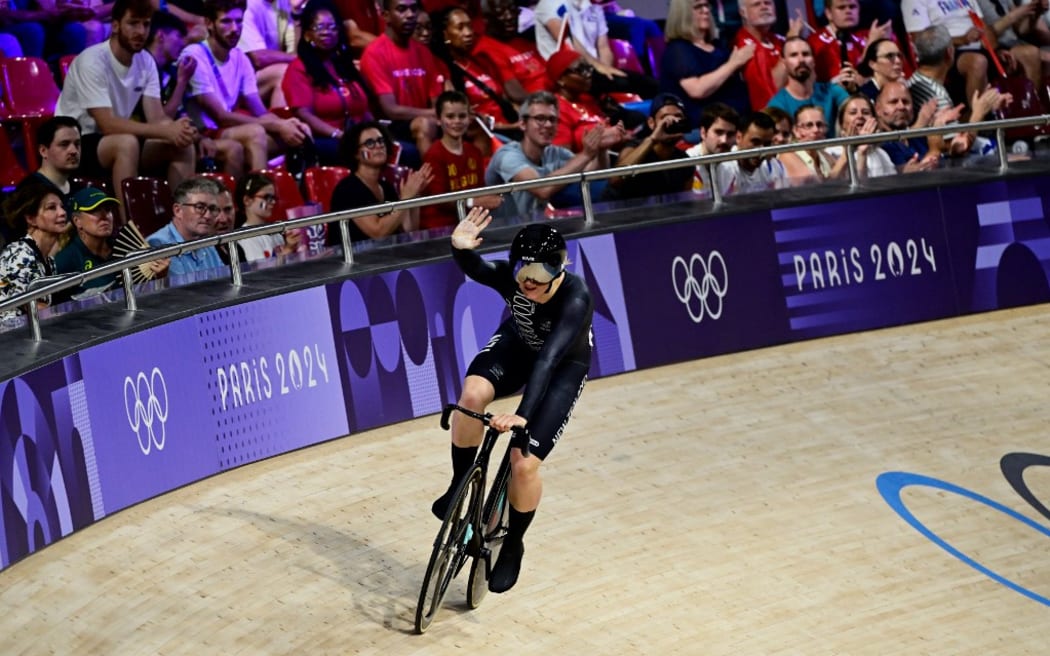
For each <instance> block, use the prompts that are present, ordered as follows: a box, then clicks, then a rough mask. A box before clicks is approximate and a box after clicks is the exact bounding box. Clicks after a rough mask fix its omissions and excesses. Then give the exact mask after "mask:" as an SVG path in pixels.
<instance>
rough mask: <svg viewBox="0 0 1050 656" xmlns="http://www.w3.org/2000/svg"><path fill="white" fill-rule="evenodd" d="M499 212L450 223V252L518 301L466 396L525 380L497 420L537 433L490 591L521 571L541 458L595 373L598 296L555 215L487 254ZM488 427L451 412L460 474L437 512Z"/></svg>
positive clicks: (513, 490) (518, 475)
mask: <svg viewBox="0 0 1050 656" xmlns="http://www.w3.org/2000/svg"><path fill="white" fill-rule="evenodd" d="M491 220H492V219H491V217H489V213H488V211H487V210H485V209H483V208H480V207H475V208H473V209H472V210H471V211H470V213H469V214H468V215H467V217H466V218H465V219H464V220H463V221H461V222H460V223H459V225H458V226H456V229H455V231H454V232H453V233H452V255H453V257H454V259H455V260H456V263H457V264H458V265H459V267H460V268H461V269H463V272H464V273H465V274H467V276H469V277H470V278H471V279H473V280H475V281H477V282H479V283H481V284H483V285H486V286H488V287H492V288H493V289H495V290H496V291H498V292H499V293H500V295H501V296H502V297H503V299H504V300H505V301H506V302H507V305H508V306H509V307H510V311H511V315H510V317H509V318H508V319H507V320H506V321H504V322H503V324H501V325H500V327H499V329H497V330H496V334H495V335H493V336H492V339H490V340H489V342H488V344H486V345H485V347H484V348H482V349H481V351H480V352H479V353H478V354H477V356H475V358H474V361H473V362H471V364H470V367H469V368H468V369H467V377H466V379H465V380H464V381H463V393H462V395H461V396H460V398H459V404H460V405H462V406H463V407H465V408H469V409H471V410H474V411H475V412H479V413H480V412H485V408H486V407H487V406H488V405H489V403H491V402H492V401H493V399H495V398H497V397H501V396H507V395H510V394H513V393H515V392H517V391H518V390H520V389H521V388H522V386H523V385H524V387H525V390H524V393H523V395H522V398H521V402H520V403H519V404H518V407H517V410H516V411H515V412H514V414H498V415H494V416H493V417H492V420H491V425H492V426H493V427H494V428H497V429H499V430H501V431H506V430H510V428H511V427H512V426H526V425H527V426H528V427H529V433H530V436H531V441H530V453H529V455H528V457H525V456H523V455H522V452H521V450H520V447H518V448H516V449H512V450H511V466H512V472H513V473H512V475H511V479H510V488H509V491H508V496H509V498H510V522H509V526H508V530H507V537H506V539H505V540H504V541H503V547H502V549H501V550H500V555H499V558H498V559H497V560H496V565H495V567H493V571H492V578H491V579H490V580H489V589H490V590H491V591H493V592H505V591H507V590H509V589H510V588H511V587H513V586H514V584H515V583H516V582H517V580H518V572H519V571H520V569H521V557H522V555H523V554H524V552H525V548H524V545H523V543H522V537H523V536H524V535H525V530H526V529H527V528H528V526H529V523H530V522H531V521H532V517H533V515H534V514H535V512H536V507H537V506H538V505H539V502H540V495H541V493H542V490H543V483H542V481H541V479H540V474H539V468H540V462H541V461H542V460H543V459H544V458H546V457H547V454H549V453H550V451H551V449H553V448H554V445H555V444H556V443H557V442H558V438H560V437H561V434H562V431H563V430H564V428H565V424H566V423H568V421H569V415H570V413H571V412H572V408H573V406H574V405H575V404H576V400H577V399H578V398H579V396H580V392H582V391H583V386H584V383H586V381H587V372H588V370H589V369H590V365H591V342H592V340H591V317H592V315H593V313H594V306H593V303H592V301H591V295H590V292H588V291H587V286H586V285H585V284H584V282H583V280H582V279H581V278H579V277H578V276H575V275H573V274H571V273H569V272H567V271H566V270H565V261H566V248H565V240H564V239H563V238H562V236H561V235H560V234H558V231H556V230H555V229H554V228H551V227H550V226H549V225H546V224H542V223H537V224H532V225H528V226H525V227H524V228H523V229H522V230H521V231H520V232H518V234H517V235H516V236H515V237H514V242H513V243H512V245H511V251H510V261H509V262H508V261H505V260H500V261H495V262H488V261H485V260H483V259H482V258H481V256H480V255H478V254H477V253H476V252H475V250H474V249H475V248H477V246H478V245H479V244H481V241H482V240H481V238H480V237H479V236H478V235H479V233H481V231H482V230H484V229H485V227H486V226H487V225H488V224H489V222H490V221H491ZM482 435H483V426H482V424H481V422H479V421H478V420H476V419H471V418H469V417H467V416H466V415H463V414H461V413H456V414H454V415H453V423H452V470H453V473H452V483H451V484H450V485H449V489H448V491H446V492H445V494H444V495H442V496H441V497H439V498H438V499H437V500H436V501H435V502H434V505H433V508H432V510H433V512H434V514H435V515H437V516H438V517H439V518H444V516H445V511H446V510H447V508H448V504H449V501H450V500H451V497H452V495H453V494H454V493H455V488H456V484H457V483H458V482H459V479H460V478H461V477H462V476H463V475H464V473H465V472H467V471H468V470H469V469H470V467H471V465H472V464H473V463H474V457H475V455H476V454H477V450H478V446H479V445H480V444H481V439H482Z"/></svg>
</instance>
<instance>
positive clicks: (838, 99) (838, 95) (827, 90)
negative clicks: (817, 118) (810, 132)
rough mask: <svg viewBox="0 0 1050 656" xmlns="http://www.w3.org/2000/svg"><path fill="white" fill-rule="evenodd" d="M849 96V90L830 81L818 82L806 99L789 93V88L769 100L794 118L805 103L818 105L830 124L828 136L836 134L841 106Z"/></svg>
mask: <svg viewBox="0 0 1050 656" xmlns="http://www.w3.org/2000/svg"><path fill="white" fill-rule="evenodd" d="M848 98H849V92H848V91H846V90H845V89H843V88H842V87H841V86H839V85H837V84H832V83H830V82H817V83H816V84H815V85H814V86H813V95H812V96H811V97H810V98H808V99H806V100H799V99H797V98H795V97H794V96H792V95H791V94H790V93H788V91H787V89H786V88H785V89H781V90H780V91H777V95H775V96H773V99H772V100H770V101H769V106H770V107H777V108H779V109H782V110H784V111H785V112H787V113H788V116H791V117H792V119H794V117H795V112H797V111H798V109H799V107H803V106H805V105H816V106H817V107H820V108H822V109H823V110H824V120H825V121H826V122H827V124H828V137H829V138H830V137H834V136H835V123H836V122H837V119H838V113H839V107H841V106H842V103H844V102H846V99H848Z"/></svg>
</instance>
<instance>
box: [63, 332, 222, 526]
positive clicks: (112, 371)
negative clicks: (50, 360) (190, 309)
mask: <svg viewBox="0 0 1050 656" xmlns="http://www.w3.org/2000/svg"><path fill="white" fill-rule="evenodd" d="M79 358H80V366H81V367H82V369H83V372H84V382H85V385H86V390H87V405H88V408H89V409H90V413H91V427H92V433H93V436H94V447H95V455H96V458H97V461H98V473H99V481H100V484H101V486H102V497H103V500H104V501H105V511H106V513H107V514H108V513H112V512H114V511H117V510H120V509H121V508H126V507H128V506H131V505H133V504H136V503H138V502H140V501H143V500H145V499H149V498H150V497H153V496H156V495H158V494H163V493H164V492H167V491H169V490H173V489H175V488H177V487H179V486H182V485H185V484H187V483H191V482H193V481H196V480H199V479H201V478H204V477H206V476H211V475H212V474H215V473H216V472H218V471H219V457H218V453H217V451H218V449H217V448H216V445H215V439H214V437H213V436H212V433H213V432H214V431H213V430H212V427H211V425H210V421H209V419H210V417H209V415H208V412H207V410H206V408H207V407H208V401H209V399H208V396H209V394H208V389H207V377H206V376H205V373H204V366H203V363H202V362H201V358H200V340H199V338H198V336H197V330H196V327H195V319H194V318H190V319H183V320H181V321H177V322H175V323H171V324H167V325H163V326H159V327H157V328H153V329H152V330H147V331H143V332H140V333H135V334H132V335H128V336H126V337H123V338H121V339H118V340H115V341H113V342H109V343H106V344H102V345H101V346H96V347H94V348H90V349H88V350H86V351H83V352H82V353H80V355H79Z"/></svg>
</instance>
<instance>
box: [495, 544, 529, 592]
mask: <svg viewBox="0 0 1050 656" xmlns="http://www.w3.org/2000/svg"><path fill="white" fill-rule="evenodd" d="M524 555H525V545H524V544H522V543H521V542H504V543H503V548H502V549H500V552H499V558H497V559H496V566H495V567H493V568H492V578H491V579H489V591H490V592H496V593H499V592H506V591H507V590H510V589H511V588H513V587H514V584H515V583H517V582H518V573H519V572H521V557H522V556H524Z"/></svg>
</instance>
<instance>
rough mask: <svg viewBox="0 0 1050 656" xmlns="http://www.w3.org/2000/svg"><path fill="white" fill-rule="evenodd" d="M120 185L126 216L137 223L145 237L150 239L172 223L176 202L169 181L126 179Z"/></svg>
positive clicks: (139, 178) (145, 178)
mask: <svg viewBox="0 0 1050 656" xmlns="http://www.w3.org/2000/svg"><path fill="white" fill-rule="evenodd" d="M120 184H121V187H122V189H121V191H122V193H123V196H124V210H125V215H126V216H127V217H128V219H129V220H131V221H134V222H135V225H137V226H138V228H139V231H140V232H142V234H143V236H145V237H149V236H150V235H151V234H153V233H154V232H156V231H157V230H160V229H161V228H163V227H164V226H165V225H167V223H168V222H169V221H171V213H172V209H171V208H172V205H173V204H174V202H175V200H174V197H173V196H172V194H171V187H169V186H168V181H167V180H161V179H159V178H147V177H138V178H126V179H125V180H124V181H123V182H121V183H120Z"/></svg>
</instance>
